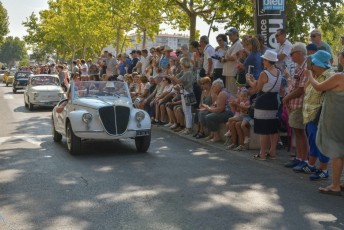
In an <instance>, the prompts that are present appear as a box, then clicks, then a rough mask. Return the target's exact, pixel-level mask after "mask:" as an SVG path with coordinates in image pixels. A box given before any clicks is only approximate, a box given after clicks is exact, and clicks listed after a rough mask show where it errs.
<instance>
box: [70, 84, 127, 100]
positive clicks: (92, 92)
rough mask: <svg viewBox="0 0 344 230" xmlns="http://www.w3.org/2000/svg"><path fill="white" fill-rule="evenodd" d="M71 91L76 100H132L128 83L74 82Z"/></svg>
mask: <svg viewBox="0 0 344 230" xmlns="http://www.w3.org/2000/svg"><path fill="white" fill-rule="evenodd" d="M71 90H72V92H73V93H72V97H73V98H74V99H75V98H89V97H96V98H99V97H111V98H118V97H128V98H130V93H129V90H128V85H127V83H125V82H119V81H79V82H74V81H72V82H71Z"/></svg>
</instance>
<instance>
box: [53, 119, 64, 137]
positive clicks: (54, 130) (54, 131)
mask: <svg viewBox="0 0 344 230" xmlns="http://www.w3.org/2000/svg"><path fill="white" fill-rule="evenodd" d="M51 134H52V135H53V139H54V141H55V142H61V140H62V135H61V134H60V133H58V132H57V131H56V129H55V124H54V118H51Z"/></svg>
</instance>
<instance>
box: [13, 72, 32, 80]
mask: <svg viewBox="0 0 344 230" xmlns="http://www.w3.org/2000/svg"><path fill="white" fill-rule="evenodd" d="M29 76H30V72H17V73H16V74H15V78H16V79H18V78H28V77H29Z"/></svg>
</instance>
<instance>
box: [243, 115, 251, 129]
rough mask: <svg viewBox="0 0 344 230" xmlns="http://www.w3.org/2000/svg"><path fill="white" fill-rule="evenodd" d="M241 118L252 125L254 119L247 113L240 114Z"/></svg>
mask: <svg viewBox="0 0 344 230" xmlns="http://www.w3.org/2000/svg"><path fill="white" fill-rule="evenodd" d="M242 116H243V117H242V120H243V121H246V122H247V123H248V124H250V126H251V127H253V125H254V119H253V118H252V117H250V116H249V115H242Z"/></svg>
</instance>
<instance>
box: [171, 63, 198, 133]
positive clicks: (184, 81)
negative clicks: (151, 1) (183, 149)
mask: <svg viewBox="0 0 344 230" xmlns="http://www.w3.org/2000/svg"><path fill="white" fill-rule="evenodd" d="M180 66H181V67H182V71H181V72H180V74H178V75H177V76H175V77H174V76H171V77H170V78H171V80H172V81H173V83H175V84H179V85H181V86H182V87H183V93H182V106H183V112H184V116H185V126H186V128H185V130H183V131H182V134H185V135H188V134H191V132H192V112H191V105H187V104H186V103H185V95H187V94H189V93H193V82H194V75H193V71H192V64H191V60H190V58H186V57H183V58H182V59H180Z"/></svg>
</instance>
